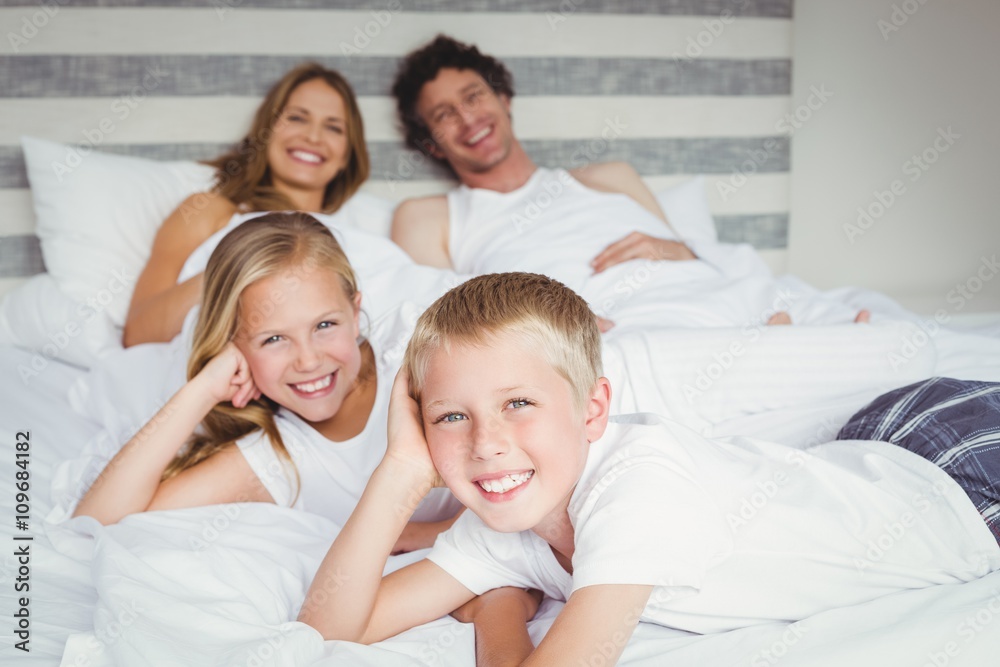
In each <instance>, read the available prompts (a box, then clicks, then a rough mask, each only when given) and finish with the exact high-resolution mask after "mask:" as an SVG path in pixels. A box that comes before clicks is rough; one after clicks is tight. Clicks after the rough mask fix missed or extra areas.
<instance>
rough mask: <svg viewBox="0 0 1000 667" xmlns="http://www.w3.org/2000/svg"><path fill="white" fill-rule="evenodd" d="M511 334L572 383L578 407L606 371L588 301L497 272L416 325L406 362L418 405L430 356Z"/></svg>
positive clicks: (545, 282) (453, 294)
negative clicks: (452, 348) (462, 344)
mask: <svg viewBox="0 0 1000 667" xmlns="http://www.w3.org/2000/svg"><path fill="white" fill-rule="evenodd" d="M504 334H512V335H515V336H519V337H520V338H521V339H522V340H523V341H524V347H525V349H530V350H535V351H537V352H539V353H540V354H541V355H542V357H543V358H544V359H545V360H546V361H547V362H548V364H549V365H550V366H551V367H552V368H553V370H555V371H556V372H557V373H559V374H560V375H561V376H563V377H564V378H565V379H566V381H567V382H569V384H570V387H571V389H572V393H573V398H574V401H575V403H576V406H577V408H580V409H582V408H583V406H584V405H585V403H586V399H587V396H588V395H589V393H590V391H591V390H592V389H593V387H594V384H595V383H596V382H597V379H598V378H599V377H600V376H601V374H602V373H603V369H602V364H601V334H600V331H598V329H597V319H596V318H595V316H594V313H593V312H592V311H591V310H590V307H589V306H588V305H587V302H586V301H584V300H583V299H582V298H581V297H580V296H579V295H578V294H577V293H576V292H574V291H573V290H571V289H570V288H568V287H566V286H565V285H563V284H562V283H561V282H559V281H557V280H553V279H552V278H548V277H546V276H542V275H538V274H536V273H492V274H489V275H484V276H479V277H476V278H472V279H471V280H468V281H466V282H464V283H462V284H461V285H459V286H458V287H455V288H453V289H451V290H450V291H448V292H447V293H446V294H445V295H444V296H442V297H441V298H439V299H438V300H437V301H435V302H434V303H433V304H432V305H431V307H430V308H428V309H427V310H426V311H424V313H423V315H421V316H420V319H419V320H417V326H416V329H415V330H414V332H413V336H412V337H411V338H410V344H409V345H408V346H407V348H406V356H405V358H404V364H405V368H406V369H407V373H408V375H409V380H410V393H411V394H412V395H413V398H414V399H416V400H417V401H419V400H420V394H421V391H422V389H423V379H424V376H425V375H426V374H427V365H428V361H429V359H430V356H431V354H432V353H433V352H434V351H436V350H438V349H444V350H447V349H448V346H449V345H450V344H452V343H471V344H473V345H484V346H488V345H489V344H490V343H491V342H492V340H493V339H495V338H496V337H497V336H500V335H504Z"/></svg>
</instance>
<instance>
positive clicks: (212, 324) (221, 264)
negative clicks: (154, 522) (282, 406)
mask: <svg viewBox="0 0 1000 667" xmlns="http://www.w3.org/2000/svg"><path fill="white" fill-rule="evenodd" d="M321 269H326V270H332V271H333V272H335V273H336V274H337V276H338V277H339V278H340V284H341V287H343V289H344V294H346V295H347V297H348V299H349V300H351V301H352V302H353V300H354V299H355V297H356V295H357V293H358V284H357V279H356V278H355V275H354V271H353V269H352V268H351V264H350V262H349V261H348V260H347V256H346V255H345V254H344V251H343V249H342V248H341V247H340V244H339V243H338V242H337V239H335V238H334V236H333V234H332V233H331V232H330V230H329V229H327V228H326V227H325V226H324V225H323V224H322V223H320V222H319V221H318V220H316V218H314V217H312V216H311V215H309V214H308V213H300V212H287V213H267V214H264V215H262V216H260V217H257V218H253V219H252V220H248V221H246V222H244V223H243V224H241V225H240V226H239V227H237V228H236V229H234V230H233V231H231V232H230V233H229V234H227V235H226V236H225V237H224V238H223V239H222V241H221V242H220V243H219V245H218V247H216V249H215V251H214V252H213V253H212V256H211V258H209V260H208V266H207V268H206V269H205V277H204V288H203V290H202V299H201V311H200V312H199V313H198V322H197V324H196V325H195V330H194V340H193V342H192V346H191V357H190V359H189V360H188V367H187V376H188V379H189V380H190V379H191V378H193V377H194V376H196V375H197V374H198V373H199V372H200V371H201V369H202V368H204V367H205V365H206V364H207V363H208V362H209V361H210V360H211V359H212V358H214V357H215V356H216V355H217V354H219V352H221V351H222V349H223V348H224V347H226V345H227V344H228V343H229V342H230V341H231V340H233V338H234V337H235V336H236V334H237V332H238V331H239V329H240V327H245V326H247V325H248V324H250V325H253V324H254V322H253V320H254V319H256V318H258V317H266V315H267V313H266V312H261V311H256V312H244V310H243V306H242V304H241V302H240V297H241V295H242V294H243V291H244V290H245V289H247V288H248V287H250V286H251V285H253V284H254V283H256V282H257V281H259V280H263V279H264V278H267V277H269V276H273V275H275V274H277V273H280V272H282V271H286V270H288V271H290V272H291V273H290V275H289V277H288V280H287V282H286V285H288V286H289V287H292V288H294V286H295V285H298V284H301V283H302V282H303V281H306V280H309V279H311V275H312V274H314V273H315V272H316V271H318V270H321ZM264 310H265V311H266V307H265V309H264ZM360 347H361V348H362V352H363V354H362V358H365V356H366V355H367V354H368V351H366V350H365V348H366V347H369V343H368V341H363V342H361V343H360ZM278 407H279V406H278V404H277V403H275V402H274V401H272V400H271V399H269V398H267V397H266V396H261V397H260V398H259V399H257V400H254V401H251V402H250V403H249V404H248V405H247V406H246V407H244V408H234V407H233V405H232V403H228V402H227V403H220V404H218V405H216V406H215V407H214V408H212V410H211V412H209V413H208V415H207V416H206V417H205V419H204V421H202V423H201V428H200V429H199V430H198V431H197V432H196V433H195V434H194V435H192V436H191V439H190V441H189V442H188V444H187V446H186V447H185V449H183V450H182V451H181V452H180V453H179V454H178V455H177V456H176V457H175V458H174V460H173V461H172V462H171V463H170V465H169V466H168V467H167V469H166V470H165V471H164V473H163V479H168V478H170V477H173V476H174V475H176V474H177V473H179V472H181V471H182V470H185V469H187V468H190V467H191V466H193V465H195V464H196V463H198V462H200V461H203V460H205V459H207V458H208V457H210V456H212V455H213V454H215V453H216V452H219V451H221V450H222V449H225V448H226V447H228V446H229V445H230V444H232V443H233V442H235V441H236V440H238V439H239V438H241V437H243V436H244V435H246V434H248V433H250V432H252V431H254V430H256V429H261V430H262V431H264V433H265V434H266V435H267V437H268V438H269V439H270V441H271V445H272V446H273V447H274V449H275V451H276V452H277V453H278V456H279V457H280V458H282V459H283V460H284V461H285V462H286V463H288V464H291V467H292V470H294V471H295V477H296V488H298V476H299V475H298V470H297V469H296V468H295V466H294V464H293V463H292V460H291V457H290V456H289V454H288V450H287V449H286V448H285V443H284V441H283V440H282V438H281V433H279V432H278V428H277V425H276V424H275V421H274V413H275V412H276V411H277V409H278Z"/></svg>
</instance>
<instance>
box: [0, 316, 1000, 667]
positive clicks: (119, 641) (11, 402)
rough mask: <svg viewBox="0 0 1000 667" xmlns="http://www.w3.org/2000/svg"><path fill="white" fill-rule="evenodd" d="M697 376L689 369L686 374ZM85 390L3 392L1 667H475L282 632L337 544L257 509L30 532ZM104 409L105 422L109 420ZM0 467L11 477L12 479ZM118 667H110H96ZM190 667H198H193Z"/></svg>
mask: <svg viewBox="0 0 1000 667" xmlns="http://www.w3.org/2000/svg"><path fill="white" fill-rule="evenodd" d="M779 335H780V334H779ZM988 340H991V341H992V339H988ZM966 343H968V341H966ZM939 347H940V346H939ZM962 347H963V350H964V352H963V355H965V354H967V355H968V357H967V358H966V359H965V362H969V361H972V360H973V358H975V356H976V354H977V353H980V354H981V353H982V352H984V351H986V350H984V349H983V348H980V349H979V350H971V349H970V348H969V346H968V345H964V346H962ZM153 356H155V355H153ZM709 356H710V357H711V354H709ZM959 356H962V355H955V357H956V358H957V357H959ZM682 357H683V355H680V356H679V357H678V358H682ZM978 361H979V363H980V365H981V366H986V367H989V366H990V365H991V364H994V365H995V364H996V363H997V361H996V358H995V357H994V358H989V357H982V356H980V357H979V358H978ZM25 363H30V354H29V353H25V352H21V351H18V350H13V349H6V350H3V351H2V354H0V370H2V371H3V373H4V374H5V377H17V375H16V368H17V366H18V365H19V364H25ZM936 363H938V364H940V363H941V360H940V359H938V360H937V362H936ZM765 366H766V364H765ZM697 368H698V365H697V364H692V366H691V369H697ZM734 369H735V367H734ZM135 370H136V372H137V373H141V372H142V369H135ZM689 370H690V369H689ZM784 372H790V370H789V369H786V370H785V371H784ZM82 375H83V374H82V373H81V372H80V371H79V370H77V369H74V368H72V367H69V366H64V365H61V364H58V363H55V362H50V365H49V367H47V368H46V370H45V372H43V373H42V374H40V375H39V376H38V377H35V378H33V379H32V380H31V381H30V382H29V383H28V384H21V383H15V384H8V385H7V387H5V388H4V389H3V390H0V393H2V396H0V399H2V400H0V425H2V426H3V428H4V433H5V436H4V437H3V438H2V443H0V456H2V457H3V459H2V460H3V461H7V462H11V461H13V456H14V450H13V447H14V438H13V434H14V431H15V430H22V429H26V428H27V429H31V431H32V443H33V449H32V462H31V466H32V468H31V469H32V490H33V495H32V522H31V531H30V532H31V534H33V536H34V537H35V539H34V541H33V542H32V547H31V548H32V560H31V567H32V589H31V591H30V593H29V595H30V597H31V602H30V609H31V614H32V616H31V633H32V634H31V642H30V647H31V649H32V651H31V653H23V652H21V651H19V650H17V649H15V648H14V646H13V645H14V643H15V641H16V640H17V638H16V637H15V636H13V635H12V634H11V633H10V632H7V633H3V634H2V635H0V652H2V656H3V663H4V664H25V665H57V664H64V665H83V664H93V665H100V664H127V665H144V664H155V665H164V664H181V662H180V661H181V660H183V659H184V658H185V657H190V656H191V655H192V653H190V652H189V651H190V650H192V649H191V647H196V649H197V650H199V651H202V652H205V651H215V652H216V654H215V655H218V656H228V657H226V658H220V660H222V663H221V664H245V665H270V664H303V665H308V664H357V665H367V664H373V665H392V664H397V663H398V664H407V665H412V664H425V665H471V664H472V661H473V658H472V656H473V637H472V633H471V631H470V630H469V628H468V627H467V626H464V625H461V624H458V623H457V622H455V621H452V620H449V619H442V620H439V621H436V622H434V623H431V624H427V625H425V626H421V627H419V628H415V629H414V630H412V631H410V632H408V633H404V634H403V635H401V636H399V637H396V638H393V639H391V640H388V641H386V642H383V643H382V644H380V645H378V646H375V647H362V646H358V645H355V644H348V643H344V642H322V641H320V639H319V637H318V635H316V633H314V632H313V631H312V630H310V629H308V628H306V627H304V626H301V625H299V624H296V623H294V622H293V619H294V617H295V611H296V606H297V604H299V601H300V600H301V599H302V596H303V593H304V590H305V587H306V586H307V585H308V583H309V580H310V578H311V572H312V571H313V570H314V569H315V567H316V566H317V565H318V562H319V558H320V557H321V556H322V554H323V552H324V550H325V549H326V546H327V545H328V544H329V541H330V539H331V538H332V531H333V530H334V529H335V527H333V526H332V524H330V523H329V522H327V521H325V520H323V519H321V518H318V517H314V516H311V515H306V514H297V513H294V512H292V511H290V510H284V509H281V508H278V507H273V506H269V505H233V506H221V507H209V508H195V509H191V510H179V511H176V512H158V513H151V514H147V515H145V516H138V517H131V518H129V519H126V520H125V521H123V522H122V523H121V524H120V525H118V526H114V527H110V528H100V527H97V526H96V525H95V524H94V522H92V521H90V520H88V519H79V520H75V521H74V522H71V523H69V524H66V525H63V526H56V527H51V528H48V529H47V530H46V531H44V532H43V531H42V529H41V525H40V522H41V517H42V516H44V515H46V514H48V513H49V512H50V510H51V509H52V507H53V500H54V499H53V498H51V497H50V494H49V493H48V488H47V487H48V484H49V483H50V482H51V481H52V476H53V469H54V468H55V466H56V464H57V463H59V462H60V461H62V460H65V459H68V458H70V457H72V456H73V455H75V454H76V453H77V452H79V451H80V449H81V448H83V447H84V446H85V444H86V443H87V441H89V440H93V439H94V438H96V437H99V434H100V433H102V431H101V427H100V424H98V423H96V422H95V421H92V420H91V419H89V418H86V417H84V416H81V415H79V414H77V413H75V412H74V411H73V410H72V409H71V408H70V406H69V403H68V399H67V397H66V388H67V387H69V386H70V385H72V384H73V383H74V381H75V380H77V379H79V378H80V377H81V376H82ZM734 377H735V376H734ZM91 379H93V378H91ZM812 380H813V381H814V382H815V381H816V378H812ZM143 386H148V383H147V385H143V384H139V385H132V390H133V395H132V396H131V397H132V398H136V397H135V396H134V392H135V389H136V387H140V388H141V387H143ZM863 400H864V399H862V398H860V397H857V396H844V397H843V398H842V399H840V400H837V401H829V402H827V403H825V404H824V403H821V404H819V405H801V404H800V405H797V406H790V407H786V408H783V409H780V410H769V411H764V412H758V413H756V414H751V415H745V416H743V417H734V418H733V419H730V420H728V421H727V422H723V423H722V424H717V425H714V426H713V430H715V431H716V434H723V433H724V432H725V427H726V426H727V425H730V424H733V423H735V422H739V421H740V420H741V419H742V420H744V421H745V422H747V423H750V425H751V427H752V428H751V429H750V430H747V431H745V433H750V432H751V431H752V430H754V429H756V430H757V433H759V434H766V433H768V432H772V431H785V432H788V433H789V434H791V435H795V436H797V437H799V438H801V439H802V441H803V443H804V444H808V442H807V441H808V440H809V439H811V438H816V439H828V438H829V433H830V432H831V431H832V432H834V433H835V432H836V430H837V429H838V428H839V426H840V424H842V423H843V419H846V417H847V416H848V415H849V414H850V413H851V412H853V410H855V409H857V407H858V406H859V405H860V404H861V402H863ZM107 407H108V413H109V414H111V413H112V412H113V406H107ZM125 421H127V420H123V421H122V422H121V423H125ZM734 432H739V430H737V431H734ZM3 466H4V469H5V470H8V471H10V470H11V464H10V463H5V464H3ZM79 482H80V480H79V479H78V480H77V483H78V484H79ZM13 485H14V478H13V476H12V475H9V474H5V475H3V476H0V498H3V499H4V501H3V502H4V509H5V510H6V516H7V517H12V516H13V514H14V511H13V502H12V499H13V498H14V486H13ZM236 509H238V510H239V513H238V514H236V513H235V512H234V510H236ZM0 525H2V528H0V534H2V535H3V536H4V539H6V540H7V543H8V544H12V541H11V537H12V534H13V533H14V527H13V524H12V522H11V521H5V522H2V523H0ZM12 551H13V550H12V549H6V550H5V553H4V556H3V557H0V579H2V580H3V583H4V585H3V586H2V587H0V605H2V608H3V609H11V610H12V609H14V608H15V600H14V599H13V589H12V587H11V586H10V585H9V584H10V583H11V581H12V577H13V573H14V572H15V571H16V569H15V568H16V567H17V563H16V561H15V559H14V558H13V556H12V555H11V554H12ZM558 610H559V605H558V604H557V603H553V602H546V603H545V604H544V605H543V609H542V612H541V613H540V615H539V618H538V619H536V621H534V622H533V624H532V633H533V636H534V637H535V640H536V641H538V639H540V637H541V635H542V633H543V632H544V631H545V629H546V628H547V627H548V625H549V624H550V623H551V620H552V618H553V617H554V616H555V614H557V613H558ZM10 613H12V612H10ZM997 614H1000V576H998V575H997V574H994V575H991V576H989V577H986V578H984V579H982V580H979V581H975V582H970V583H968V584H963V585H961V586H942V587H936V588H931V589H926V590H922V591H913V592H908V593H904V594H900V595H896V596H890V597H888V598H884V599H881V600H877V601H874V602H872V603H868V604H866V605H861V606H859V607H852V608H849V609H838V610H833V611H830V612H826V613H824V614H820V615H818V616H816V617H814V618H811V619H807V620H806V621H804V622H800V623H796V624H794V625H786V624H773V625H767V626H760V627H754V628H748V629H745V630H740V631H738V632H731V633H726V634H724V635H718V636H690V635H686V634H684V633H680V632H676V631H673V630H670V629H668V628H661V627H657V626H647V625H643V626H641V627H640V628H639V629H638V630H637V632H636V635H635V637H634V638H633V639H632V641H631V642H630V643H629V645H628V647H627V648H626V651H625V654H624V657H623V660H622V664H630V665H650V666H652V665H662V664H664V663H665V662H668V661H669V664H677V665H716V664H727V665H728V664H733V665H736V664H744V665H745V664H749V665H776V664H778V662H779V661H782V663H783V664H794V665H807V666H808V665H834V664H836V665H842V664H854V665H880V666H881V665H887V664H913V665H924V664H931V665H934V664H935V662H934V660H939V664H942V663H940V660H944V659H946V658H947V660H948V662H947V664H948V665H969V666H973V665H976V666H978V665H985V664H992V663H991V660H993V659H994V658H995V655H996V653H997V651H998V650H1000V646H998V643H1000V635H998V634H997V633H996V632H992V630H993V629H995V627H996V626H995V620H996V616H997ZM977 628H978V629H977ZM67 640H69V641H67ZM64 652H65V654H66V655H65V656H64V655H63V654H64ZM197 655H205V653H201V654H197ZM79 656H82V657H79ZM115 656H118V658H119V659H118V660H117V661H114V662H109V661H111V660H112V658H114V657H115ZM941 656H944V657H941ZM87 660H90V661H91V662H87ZM595 660H598V658H597V657H595ZM283 661H284V662H283ZM310 661H311V662H310ZM598 661H599V660H598ZM187 664H211V663H210V662H208V661H205V660H204V659H202V658H200V657H196V658H195V659H194V660H193V662H188V663H187ZM595 664H596V663H595Z"/></svg>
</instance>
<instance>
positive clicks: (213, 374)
mask: <svg viewBox="0 0 1000 667" xmlns="http://www.w3.org/2000/svg"><path fill="white" fill-rule="evenodd" d="M192 381H198V382H200V383H201V384H202V385H203V386H204V387H205V388H206V389H207V390H208V392H209V393H210V395H211V396H212V398H213V400H215V402H216V403H223V402H225V401H229V402H231V403H232V404H233V406H234V407H237V408H243V407H246V405H247V404H248V403H249V402H250V401H252V400H254V399H257V398H260V390H259V389H257V385H256V384H254V381H253V375H251V374H250V365H249V364H248V363H247V360H246V357H244V356H243V353H242V352H240V350H239V348H238V347H236V344H235V343H233V342H229V343H228V344H227V345H226V346H225V347H224V348H222V351H221V352H219V353H218V354H217V355H215V356H214V357H213V358H212V359H211V361H209V362H208V363H207V364H205V367H204V368H202V369H201V371H199V372H198V375H196V376H195V378H194V380H192Z"/></svg>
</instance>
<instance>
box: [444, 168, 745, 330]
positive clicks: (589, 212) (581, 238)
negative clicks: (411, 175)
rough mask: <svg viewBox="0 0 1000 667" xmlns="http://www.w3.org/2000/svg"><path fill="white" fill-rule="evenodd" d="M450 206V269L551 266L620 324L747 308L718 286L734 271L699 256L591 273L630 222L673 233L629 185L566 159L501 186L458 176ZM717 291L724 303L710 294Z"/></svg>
mask: <svg viewBox="0 0 1000 667" xmlns="http://www.w3.org/2000/svg"><path fill="white" fill-rule="evenodd" d="M448 213H449V225H448V236H449V238H448V250H449V253H450V255H451V260H452V264H453V266H454V267H455V269H456V271H458V272H459V273H462V274H474V275H478V274H483V273H499V272H504V271H528V272H532V273H541V274H544V275H547V276H550V277H552V278H555V279H556V280H559V281H560V282H562V283H564V284H565V285H567V286H568V287H570V288H572V289H573V290H574V291H576V292H577V293H578V294H580V295H581V296H582V297H583V298H584V299H586V300H587V302H588V303H589V304H590V306H591V308H592V309H593V310H594V312H595V313H597V314H598V315H601V316H603V317H607V318H609V319H612V320H613V321H615V322H616V323H617V325H618V329H619V330H623V329H624V326H625V325H629V326H631V325H635V326H641V327H648V326H684V327H691V326H733V325H735V324H737V323H740V322H742V318H744V311H745V304H744V303H743V301H744V299H745V295H743V294H739V295H737V294H733V293H732V290H723V291H722V292H720V289H721V288H723V287H724V286H725V285H726V284H727V283H729V282H730V281H728V280H727V279H725V278H724V277H723V275H722V274H721V273H720V272H719V270H718V269H716V268H715V267H713V266H712V265H711V264H708V263H707V262H704V261H699V260H692V261H682V262H662V261H652V260H631V261H627V262H622V263H620V264H617V265H615V266H612V267H610V268H608V269H607V270H605V271H603V272H601V273H598V274H594V272H593V269H592V268H591V266H590V262H591V260H592V259H594V258H595V257H596V256H597V255H598V254H599V253H600V252H601V251H602V250H604V249H605V248H607V247H608V246H609V245H611V244H612V243H614V242H615V241H619V240H621V239H622V238H624V237H625V236H626V235H627V234H629V233H630V232H633V231H637V232H642V233H645V234H648V235H649V236H653V237H657V238H665V239H676V238H677V237H676V235H675V234H674V233H673V231H672V230H671V228H670V227H668V226H667V225H666V224H665V223H664V222H663V220H661V219H659V218H658V217H657V216H655V215H653V214H652V213H650V212H649V211H647V210H646V209H645V208H643V207H642V206H641V205H640V204H639V203H638V202H636V201H635V200H634V199H632V198H631V197H629V196H628V195H625V194H621V193H612V192H600V191H597V190H592V189H590V188H588V187H586V186H585V185H583V184H582V183H580V182H579V181H578V180H576V179H575V178H573V177H572V176H571V175H570V174H569V172H567V171H566V170H565V169H542V168H539V169H538V170H537V171H535V173H534V174H532V176H531V178H529V179H528V181H527V182H526V183H525V184H524V185H522V186H521V187H520V188H518V189H517V190H514V191H512V192H507V193H501V192H495V191H493V190H482V189H474V188H469V187H466V186H461V187H459V188H458V189H457V190H454V191H452V192H450V193H448ZM719 300H721V301H723V303H721V304H715V305H710V304H707V303H706V302H707V301H719ZM667 304H669V308H668V309H665V308H664V306H665V305H667ZM734 308H735V310H734Z"/></svg>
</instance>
